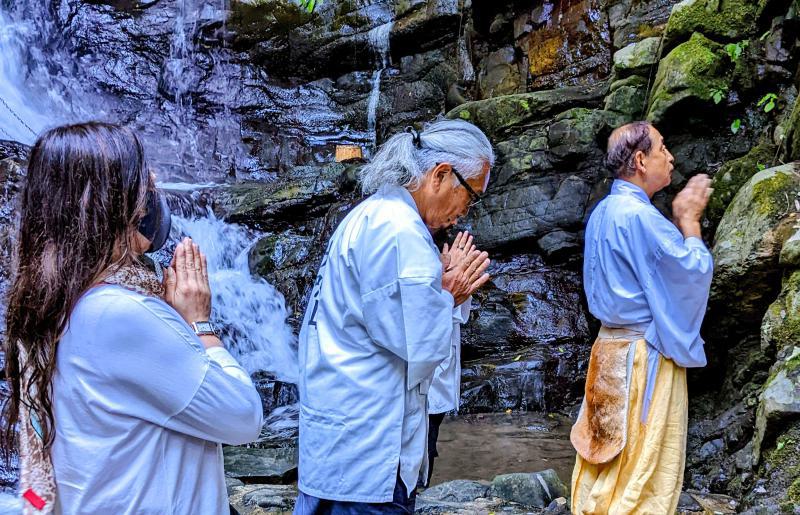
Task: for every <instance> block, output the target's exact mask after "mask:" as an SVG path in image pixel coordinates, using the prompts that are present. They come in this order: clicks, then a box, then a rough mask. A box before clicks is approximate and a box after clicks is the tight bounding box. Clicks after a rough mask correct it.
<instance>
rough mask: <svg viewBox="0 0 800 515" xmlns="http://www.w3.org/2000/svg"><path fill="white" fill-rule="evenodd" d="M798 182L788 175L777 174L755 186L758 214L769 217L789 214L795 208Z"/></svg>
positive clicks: (754, 195)
mask: <svg viewBox="0 0 800 515" xmlns="http://www.w3.org/2000/svg"><path fill="white" fill-rule="evenodd" d="M796 190H797V180H796V179H794V178H793V177H791V176H789V174H787V173H781V172H778V173H776V174H775V175H774V176H773V177H772V178H770V179H768V180H763V181H759V182H758V183H757V184H755V185H753V201H754V202H755V204H756V205H755V209H756V212H757V213H759V214H761V215H764V216H769V217H774V216H778V215H782V214H785V213H788V212H789V211H790V210H792V209H793V208H794V204H793V203H792V201H793V200H794V197H795V194H796Z"/></svg>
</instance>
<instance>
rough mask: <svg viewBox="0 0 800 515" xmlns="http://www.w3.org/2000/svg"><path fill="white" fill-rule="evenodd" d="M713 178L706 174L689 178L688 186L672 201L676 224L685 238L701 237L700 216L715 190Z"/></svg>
mask: <svg viewBox="0 0 800 515" xmlns="http://www.w3.org/2000/svg"><path fill="white" fill-rule="evenodd" d="M710 186H711V179H710V178H709V177H708V175H706V174H698V175H695V176H694V177H692V178H691V179H689V182H688V183H686V187H684V188H683V190H681V192H680V193H678V194H677V195H676V196H675V199H674V200H673V201H672V215H673V217H674V218H675V225H677V226H678V228H679V229H680V230H681V232H682V233H683V236H684V237H685V238H689V237H690V236H695V237H698V238H699V237H700V218H701V217H702V216H703V210H704V209H705V208H706V205H707V204H708V199H709V198H710V197H711V193H712V192H713V191H714V190H713V189H711V187H710Z"/></svg>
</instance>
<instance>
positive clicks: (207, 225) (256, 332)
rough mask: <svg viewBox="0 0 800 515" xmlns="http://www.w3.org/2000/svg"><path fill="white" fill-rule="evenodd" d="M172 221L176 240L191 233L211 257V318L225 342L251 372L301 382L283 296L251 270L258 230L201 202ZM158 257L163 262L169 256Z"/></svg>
mask: <svg viewBox="0 0 800 515" xmlns="http://www.w3.org/2000/svg"><path fill="white" fill-rule="evenodd" d="M173 205H174V201H173ZM187 211H188V212H187ZM199 213H203V214H204V216H198V214H199ZM172 219H173V229H172V234H171V241H172V243H176V242H177V241H179V240H180V238H182V237H183V236H189V237H190V238H192V240H193V241H194V242H195V243H197V244H198V245H199V246H200V249H201V250H202V251H203V253H204V254H205V255H206V257H207V259H208V271H209V282H210V285H211V291H212V293H213V300H212V306H213V314H212V318H213V320H214V322H215V323H216V324H217V325H218V326H219V327H220V328H221V330H222V333H223V334H222V340H223V343H225V346H226V347H227V348H228V349H229V350H230V351H231V353H232V354H233V356H234V357H235V358H236V359H237V360H238V361H239V362H240V363H241V364H242V366H243V367H244V368H245V369H246V370H247V371H248V372H249V373H251V374H252V373H255V372H258V371H264V372H268V373H269V374H270V375H272V376H274V377H275V378H277V379H278V380H280V381H283V382H287V383H296V382H297V378H298V370H297V351H296V341H295V337H294V335H293V334H292V331H291V328H290V327H289V326H288V325H287V324H286V318H287V316H288V312H287V310H286V305H285V303H284V299H283V295H282V294H281V293H280V292H279V291H278V290H276V289H275V288H274V287H273V286H272V285H270V284H269V283H268V282H266V281H265V280H264V279H261V278H258V277H254V276H253V275H251V273H250V268H249V264H248V253H249V251H250V248H251V247H252V246H253V244H254V243H255V242H256V241H258V239H259V234H258V233H256V232H255V231H252V230H249V229H247V228H245V227H243V226H240V225H234V224H228V223H225V222H224V221H222V220H220V219H219V218H217V217H216V216H214V214H213V212H211V210H210V208H208V207H205V208H204V209H203V208H198V206H197V205H196V204H195V206H194V207H193V208H191V210H186V209H183V214H182V215H173V218H172ZM169 247H170V248H172V245H170V246H169ZM158 259H159V260H160V261H161V262H164V261H166V260H167V259H168V257H167V256H164V255H161V256H158Z"/></svg>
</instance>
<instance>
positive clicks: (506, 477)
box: [491, 469, 568, 508]
mask: <svg viewBox="0 0 800 515" xmlns="http://www.w3.org/2000/svg"><path fill="white" fill-rule="evenodd" d="M567 492H568V491H567V487H566V486H564V484H563V483H562V482H561V480H560V479H559V478H558V476H557V475H556V473H555V471H553V470H552V469H548V470H545V471H542V472H534V473H530V474H526V473H517V474H502V475H499V476H497V477H495V478H494V479H493V480H492V488H491V494H492V495H494V496H496V497H500V498H502V499H505V500H508V501H514V502H518V503H520V504H524V505H526V506H533V507H537V508H544V507H546V506H547V505H549V504H550V503H551V502H552V501H553V500H554V499H556V498H558V497H565V496H566V495H567Z"/></svg>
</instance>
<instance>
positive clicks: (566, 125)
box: [547, 107, 627, 163]
mask: <svg viewBox="0 0 800 515" xmlns="http://www.w3.org/2000/svg"><path fill="white" fill-rule="evenodd" d="M626 121H627V118H626V117H625V116H623V115H621V114H619V113H615V112H612V111H603V110H600V109H587V108H585V107H576V108H573V109H569V110H568V111H565V112H563V113H561V114H559V115H558V116H556V117H555V119H554V120H553V122H552V123H551V124H550V126H549V127H548V130H547V143H548V147H549V149H550V153H551V154H552V155H553V156H555V157H556V158H557V159H559V160H561V161H562V162H565V163H570V162H576V161H578V160H583V159H584V158H585V157H586V156H588V155H590V154H591V153H592V152H593V151H595V150H601V151H602V148H601V147H600V146H599V143H600V142H601V141H604V140H605V139H606V138H607V137H608V135H609V134H611V131H612V130H614V129H615V128H616V127H619V126H620V125H622V124H623V123H625V122H626Z"/></svg>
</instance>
